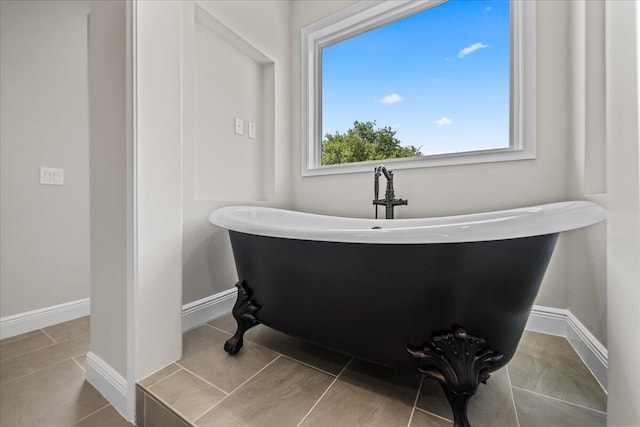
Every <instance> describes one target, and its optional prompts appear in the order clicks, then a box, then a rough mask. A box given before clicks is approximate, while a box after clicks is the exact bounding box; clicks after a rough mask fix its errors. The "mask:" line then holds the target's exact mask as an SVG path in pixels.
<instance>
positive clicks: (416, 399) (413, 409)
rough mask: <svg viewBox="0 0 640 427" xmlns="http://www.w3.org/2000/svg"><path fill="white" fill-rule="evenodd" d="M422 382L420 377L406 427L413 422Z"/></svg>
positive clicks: (422, 378)
mask: <svg viewBox="0 0 640 427" xmlns="http://www.w3.org/2000/svg"><path fill="white" fill-rule="evenodd" d="M423 381H424V377H422V376H421V377H420V384H418V392H417V393H416V398H415V399H414V401H413V407H412V408H411V416H410V417H409V422H408V423H407V427H410V426H411V421H413V414H414V413H415V412H416V406H418V398H419V397H420V391H422V382H423Z"/></svg>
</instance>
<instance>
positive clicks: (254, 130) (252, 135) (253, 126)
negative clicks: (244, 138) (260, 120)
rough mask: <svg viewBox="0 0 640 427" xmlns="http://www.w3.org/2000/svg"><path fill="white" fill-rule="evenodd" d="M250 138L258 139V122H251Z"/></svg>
mask: <svg viewBox="0 0 640 427" xmlns="http://www.w3.org/2000/svg"><path fill="white" fill-rule="evenodd" d="M249 138H251V139H256V124H255V123H251V122H249Z"/></svg>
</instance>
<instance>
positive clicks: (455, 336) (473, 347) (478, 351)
mask: <svg viewBox="0 0 640 427" xmlns="http://www.w3.org/2000/svg"><path fill="white" fill-rule="evenodd" d="M484 344H485V340H484V339H482V338H480V337H474V336H472V335H469V334H468V333H467V332H466V331H465V330H464V329H462V328H457V329H455V330H454V331H453V332H452V333H447V334H444V335H437V336H434V337H432V338H431V342H429V343H428V344H426V345H425V346H424V347H423V348H413V347H411V346H408V347H407V350H408V351H409V353H410V354H411V355H412V356H414V357H416V358H419V359H420V365H419V367H418V371H419V372H420V373H421V374H422V375H424V376H426V377H429V378H435V379H437V380H438V381H439V382H440V386H441V387H442V389H443V390H444V393H445V395H446V396H447V400H448V401H449V404H450V405H451V409H452V411H453V417H454V425H455V426H456V427H469V426H470V424H469V420H468V418H467V404H468V402H469V399H470V398H471V397H472V396H473V395H474V394H475V392H476V390H477V389H478V386H479V385H480V383H484V384H486V383H487V380H488V379H489V372H491V371H493V370H494V368H495V366H496V362H497V361H499V360H500V359H502V354H499V353H496V352H495V351H493V350H491V349H489V348H486V347H485V345H484Z"/></svg>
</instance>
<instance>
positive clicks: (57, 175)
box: [40, 166, 64, 185]
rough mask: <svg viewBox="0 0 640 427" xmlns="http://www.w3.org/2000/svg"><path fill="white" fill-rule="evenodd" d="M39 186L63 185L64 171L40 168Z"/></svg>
mask: <svg viewBox="0 0 640 427" xmlns="http://www.w3.org/2000/svg"><path fill="white" fill-rule="evenodd" d="M40 184H46V185H64V169H57V168H48V167H44V166H42V167H40Z"/></svg>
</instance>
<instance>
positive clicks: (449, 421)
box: [416, 406, 453, 423]
mask: <svg viewBox="0 0 640 427" xmlns="http://www.w3.org/2000/svg"><path fill="white" fill-rule="evenodd" d="M416 411H420V412H424V413H425V414H429V415H431V416H433V417H436V418H438V419H441V420H443V421H446V422H448V423H453V421H452V420H450V419H449V418H445V417H443V416H442V415H438V414H434V413H433V412H429V411H427V410H426V409H422V408H420V407H418V406H416Z"/></svg>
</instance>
